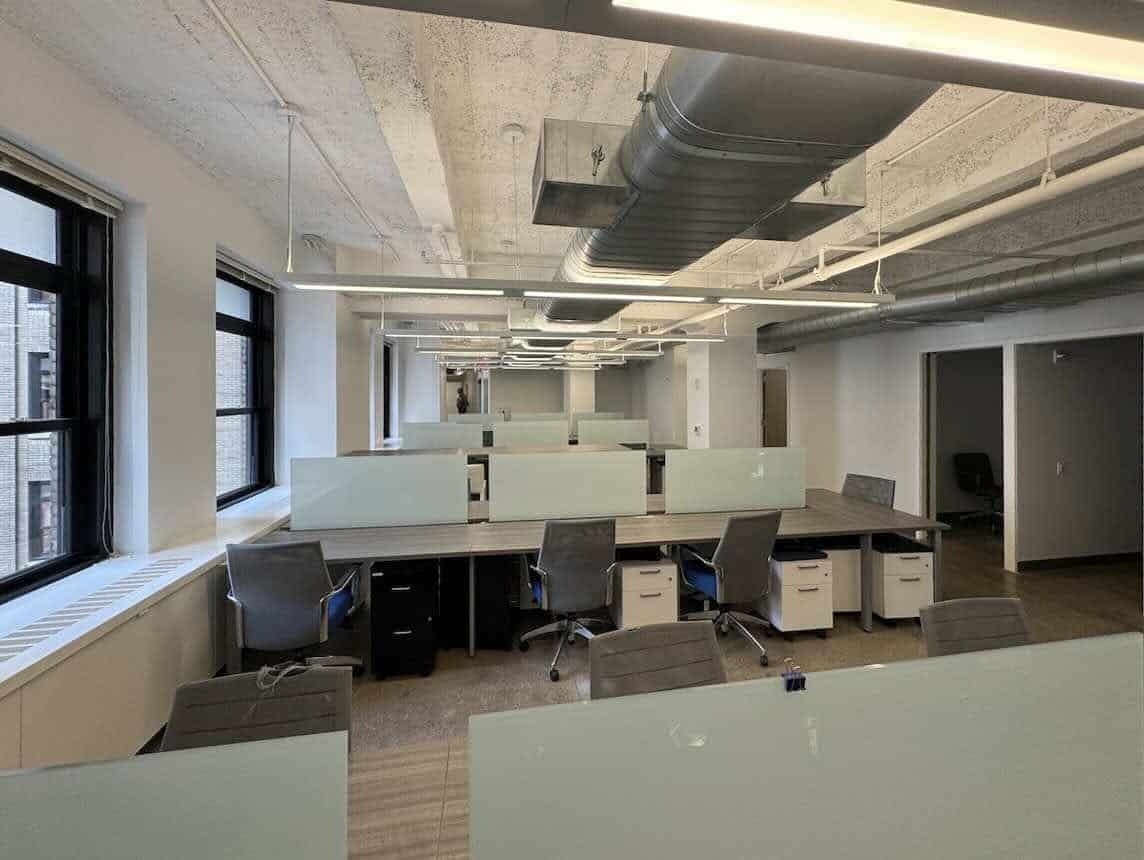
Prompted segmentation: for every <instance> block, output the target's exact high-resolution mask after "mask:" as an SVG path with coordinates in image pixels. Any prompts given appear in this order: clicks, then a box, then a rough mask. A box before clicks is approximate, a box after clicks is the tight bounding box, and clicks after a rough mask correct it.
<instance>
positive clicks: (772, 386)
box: [759, 368, 787, 448]
mask: <svg viewBox="0 0 1144 860" xmlns="http://www.w3.org/2000/svg"><path fill="white" fill-rule="evenodd" d="M759 375H760V377H761V378H762V382H761V386H762V388H761V391H760V397H759V403H760V407H761V408H760V414H759V439H760V441H761V442H762V446H763V447H764V448H785V447H786V445H787V371H786V369H785V368H774V369H769V370H763V371H760V374H759Z"/></svg>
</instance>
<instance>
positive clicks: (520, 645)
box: [516, 642, 528, 651]
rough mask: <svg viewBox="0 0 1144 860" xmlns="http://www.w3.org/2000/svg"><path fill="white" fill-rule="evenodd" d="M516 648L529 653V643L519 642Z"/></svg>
mask: <svg viewBox="0 0 1144 860" xmlns="http://www.w3.org/2000/svg"><path fill="white" fill-rule="evenodd" d="M516 647H517V648H519V649H520V650H521V651H527V650H528V643H527V642H518V643H516Z"/></svg>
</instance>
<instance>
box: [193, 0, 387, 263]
mask: <svg viewBox="0 0 1144 860" xmlns="http://www.w3.org/2000/svg"><path fill="white" fill-rule="evenodd" d="M202 2H203V5H204V6H206V7H207V9H208V11H210V13H211V15H213V16H214V18H215V20H216V21H218V24H219V26H220V27H222V29H223V32H225V33H226V35H227V36H228V37H229V38H230V41H231V42H233V43H234V46H235V47H236V48H237V49H238V50H239V52H240V53H241V54H242V56H243V57H244V58H245V59H246V62H247V64H248V65H249V66H250V67H251V68H252V69H253V70H254V72H255V73H256V74H257V75H258V77H259V79H260V80H261V81H262V83H263V84H265V85H266V89H267V90H269V91H270V95H271V96H273V97H274V101H275V102H276V103H277V105H278V107H279V108H280V109H281V110H296V109H295V108H292V107H291V105H290V103H289V102H288V101H286V97H285V96H283V95H282V91H281V90H280V89H278V87H277V85H275V83H274V81H272V80H271V79H270V76H269V75H268V74H266V70H265V69H263V68H262V64H261V63H259V62H258V58H257V57H255V56H254V54H253V52H252V51H251V50H250V48H249V46H247V44H246V42H245V41H244V40H243V38H242V36H241V35H239V32H238V30H236V29H235V28H234V25H233V24H231V23H230V21H229V20H228V19H227V17H226V15H224V14H223V11H222V10H221V9H220V8H219V7H218V4H217V3H216V2H215V0H202ZM297 125H298V130H299V131H300V132H301V133H302V136H303V137H305V138H306V140H308V141H309V142H310V146H312V147H313V148H314V152H315V153H317V155H318V160H319V161H321V162H322V164H323V165H324V166H325V168H326V170H327V171H328V172H329V174H330V176H331V177H332V178H333V180H334V182H335V183H336V184H337V186H338V187H339V188H340V189H341V190H342V193H343V194H345V196H346V199H348V200H349V201H350V203H351V204H352V205H353V207H354V208H355V209H357V211H358V214H359V215H360V216H361V219H362V221H364V222H365V223H366V225H367V226H368V227H369V229H370V230H372V231H373V233H374V234H375V235H376V236H377V238H378V239H380V240H381V241H382V243H383V244H389V235H388V234H387V233H386V232H385V231H384V230H382V229H381V227H379V226H378V225H377V222H376V221H375V220H374V219H373V217H372V216H371V215H370V214H369V213H368V212H367V211H366V209H365V206H363V205H362V203H361V201H360V200H359V199H358V197H357V195H356V194H354V193H353V191H351V190H350V187H349V186H348V185H346V182H345V180H344V179H342V175H341V174H340V173H338V169H337V168H336V167H334V164H333V162H332V161H330V157H329V156H328V155H326V152H325V150H323V149H322V147H320V146H319V145H318V142H317V141H316V140H314V136H313V135H312V134H311V133H310V129H309V128H307V127H306V122H305V120H303V119H302V118H301V117H300V116H299V117H298V121H297ZM390 252H391V253H393V255H394V258H395V259H396V257H397V254H396V252H395V251H393V247H392V245H390Z"/></svg>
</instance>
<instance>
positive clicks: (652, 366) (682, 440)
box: [632, 346, 687, 445]
mask: <svg viewBox="0 0 1144 860" xmlns="http://www.w3.org/2000/svg"><path fill="white" fill-rule="evenodd" d="M634 370H635V372H636V373H638V374H639V377H640V378H638V379H637V383H636V385H634V387H633V396H632V403H633V413H632V417H633V418H646V419H647V422H648V430H649V432H650V434H651V441H652V442H667V443H671V444H675V445H683V444H686V442H687V431H686V425H687V347H686V346H678V347H675V348H672V349H667V350H665V351H664V354H663V355H662V356H661V357H660V358H657V359H656V360H655V361H644V362H641V365H640V367H638V368H634Z"/></svg>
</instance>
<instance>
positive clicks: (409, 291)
mask: <svg viewBox="0 0 1144 860" xmlns="http://www.w3.org/2000/svg"><path fill="white" fill-rule="evenodd" d="M294 287H295V288H296V289H299V290H326V291H327V292H331V293H401V294H405V295H417V296H503V295H504V290H478V289H471V288H465V287H459V288H458V289H455V290H453V289H446V288H444V287H360V286H345V285H343V284H294Z"/></svg>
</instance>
